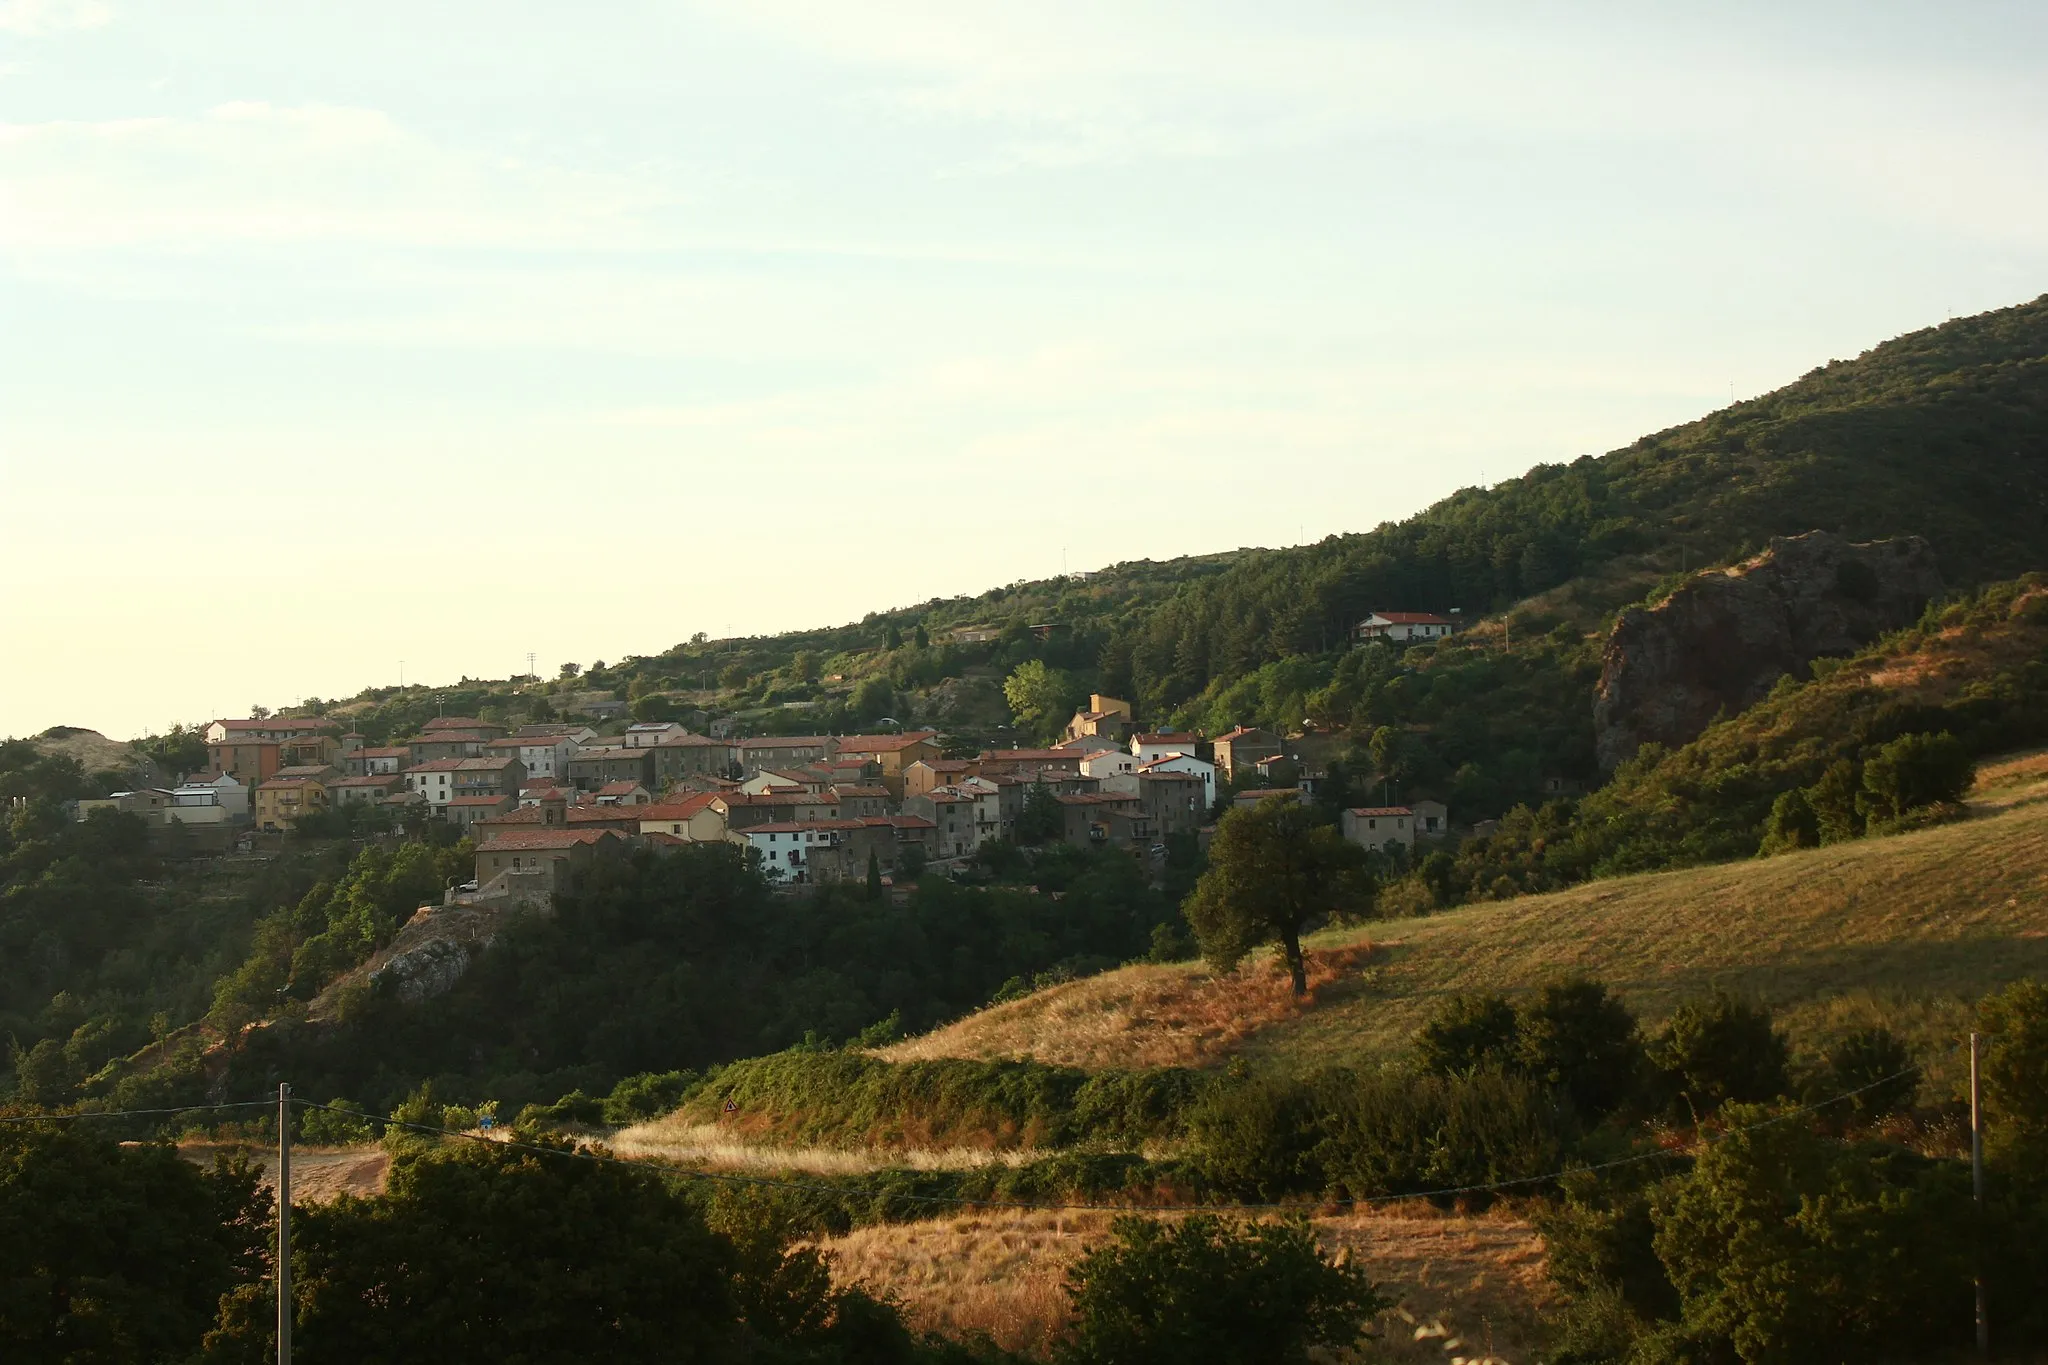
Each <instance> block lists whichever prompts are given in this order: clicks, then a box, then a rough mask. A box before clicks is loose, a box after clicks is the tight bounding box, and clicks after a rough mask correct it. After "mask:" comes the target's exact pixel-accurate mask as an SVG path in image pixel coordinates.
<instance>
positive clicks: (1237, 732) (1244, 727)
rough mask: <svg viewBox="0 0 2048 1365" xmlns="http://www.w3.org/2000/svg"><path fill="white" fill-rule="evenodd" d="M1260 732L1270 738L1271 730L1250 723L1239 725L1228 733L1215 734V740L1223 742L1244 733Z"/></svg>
mask: <svg viewBox="0 0 2048 1365" xmlns="http://www.w3.org/2000/svg"><path fill="white" fill-rule="evenodd" d="M1261 734H1262V735H1265V736H1267V737H1268V738H1269V739H1270V738H1272V731H1270V730H1261V729H1259V728H1258V727H1256V726H1252V725H1240V726H1238V727H1237V728H1236V729H1234V730H1232V731H1230V733H1228V734H1223V735H1218V736H1216V742H1217V743H1218V744H1224V743H1227V742H1229V741H1230V740H1233V739H1242V738H1243V737H1244V736H1246V735H1261Z"/></svg>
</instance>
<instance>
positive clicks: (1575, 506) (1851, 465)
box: [308, 296, 2048, 812]
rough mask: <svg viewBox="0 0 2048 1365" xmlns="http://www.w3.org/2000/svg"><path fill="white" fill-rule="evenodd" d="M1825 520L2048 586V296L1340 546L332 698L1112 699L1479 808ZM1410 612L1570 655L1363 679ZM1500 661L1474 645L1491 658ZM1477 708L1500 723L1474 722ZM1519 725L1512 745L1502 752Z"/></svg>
mask: <svg viewBox="0 0 2048 1365" xmlns="http://www.w3.org/2000/svg"><path fill="white" fill-rule="evenodd" d="M1815 529H1823V530H1828V531H1833V532H1837V533H1840V534H1843V535H1846V536H1848V537H1849V538H1851V539H1855V540H1864V539H1875V538H1882V537H1889V536H1898V535H1912V534H1917V535H1921V536H1925V537H1926V538H1927V539H1928V540H1929V541H1930V542H1932V544H1933V545H1934V547H1935V549H1936V552H1937V554H1938V556H1939V560H1940V565H1941V568H1942V571H1943V573H1944V574H1945V576H1946V577H1947V580H1948V581H1949V582H1950V583H1951V584H1952V585H1955V586H1958V587H1968V586H1974V585H1978V584H1982V583H1985V582H1988V581H1991V580H1994V579H2003V578H2010V577H2013V576H2015V575H2017V574H2019V573H2022V572H2026V571H2028V570H2031V569H2035V568H2039V567H2041V560H2040V554H2041V551H2040V549H2039V547H2040V546H2042V545H2044V544H2048V296H2044V297H2043V298H2041V299H2037V300H2035V301H2034V302H2032V303H2029V304H2024V305H2021V306H2019V307H2015V308H2009V309H2004V310H2001V311H1998V312H1994V313H1986V314H1982V315H1980V316H1977V317H1972V318H1963V319H1958V320H1956V321H1952V322H1948V323H1945V324H1943V325H1942V326H1940V327H1934V328H1929V329H1926V330H1924V331H1919V332H1914V333H1911V334H1909V335H1907V336H1903V337H1900V338H1898V339H1896V340H1894V341H1889V342H1886V343H1885V344H1883V345H1881V346H1878V347H1876V348H1874V349H1872V350H1870V351H1868V352H1866V353H1864V354H1863V355H1861V356H1859V357H1857V358H1856V359H1854V360H1847V361H1830V362H1828V363H1827V364H1826V365H1823V366H1821V367H1820V368H1818V369H1815V370H1814V371H1812V372H1811V373H1809V374H1808V375H1806V376H1805V377H1804V378H1802V379H1800V380H1799V381H1798V382H1796V383H1793V384H1790V385H1788V386H1786V387H1785V388H1783V389H1780V390H1778V391H1777V392H1775V393H1771V394H1767V395H1764V396H1763V397H1760V398H1756V399H1752V400H1750V401H1747V402H1743V403H1738V404H1735V405H1733V406H1731V407H1729V408H1726V409H1724V410H1722V411H1719V412H1715V413H1712V414H1710V415H1708V416H1706V417H1704V418H1701V419H1700V420H1698V421H1696V422H1691V423H1688V424H1686V425H1684V426H1679V427H1674V428H1672V429H1670V430H1668V431H1663V432H1659V433H1656V434H1654V435H1650V436H1645V437H1643V438H1642V439H1641V440H1639V441H1637V442H1636V443H1635V444H1633V445H1631V446H1628V447H1626V448H1624V449H1621V450H1617V451H1614V452H1612V453H1610V454H1608V455H1605V456H1600V457H1593V456H1585V457H1582V458H1580V459H1577V460H1574V461H1572V462H1571V463H1570V464H1557V465H1541V466H1538V467H1537V468H1535V469H1532V470H1530V471H1529V472H1528V473H1527V474H1524V475H1523V476H1521V477H1520V478H1517V479H1511V480H1508V481H1506V482H1504V483H1501V484H1498V485H1496V486H1495V487H1493V488H1490V489H1465V490H1462V491H1460V492H1458V493H1456V494H1454V495H1452V496H1451V497H1449V498H1446V499H1444V500H1443V501H1442V502H1439V503H1437V504H1436V505H1435V506H1432V507H1430V508H1428V509H1427V510H1425V511H1423V512H1421V513H1418V514H1417V515H1415V516H1413V517H1411V518H1409V519H1408V520H1406V521H1403V522H1400V523H1390V524H1387V525H1383V526H1380V527H1378V528H1376V529H1374V530H1371V531H1365V532H1361V533H1358V534H1354V535H1346V536H1333V537H1330V538H1329V539H1327V540H1325V541H1323V542H1321V543H1319V544H1316V545H1310V546H1302V547H1297V548H1293V549H1285V550H1238V551H1229V552H1221V553H1216V554H1211V555H1204V556H1195V557H1189V558H1185V559H1178V560H1172V561H1167V562H1164V563H1153V562H1145V561H1140V562H1133V563H1128V564H1121V565H1117V566H1114V567H1112V568H1110V569H1107V570H1104V571H1102V572H1100V573H1097V574H1093V575H1089V576H1087V577H1086V578H1080V577H1075V578H1065V579H1051V580H1043V581H1037V582H1020V583H1015V584H1010V585H1008V586H1005V587H1000V588H994V589H991V590H990V591H989V592H987V593H984V594H982V595H980V596H978V597H972V598H967V597H961V598H952V599H945V600H934V601H930V602H924V603H920V604H916V605H911V606H904V607H899V608H894V609H890V610H882V611H877V612H875V613H873V614H871V615H869V616H867V617H865V618H863V619H862V620H861V621H859V622H854V623H849V624H847V625H844V626H838V627H833V628H829V629H820V630H812V631H800V632H791V633H787V634H783V635H777V636H766V637H755V638H751V639H745V640H711V639H708V638H705V637H703V636H701V635H700V636H694V637H692V638H691V639H689V640H687V641H685V642H684V643H680V644H677V645H674V646H673V647H671V648H669V649H666V650H663V651H662V652H660V653H655V654H648V655H633V656H628V657H626V658H625V659H622V660H616V661H614V662H612V663H611V664H609V665H607V664H604V663H601V662H599V663H594V664H592V665H591V666H590V667H589V668H588V669H585V670H584V671H583V673H582V676H581V677H577V678H570V677H567V676H565V677H563V678H561V679H557V680H551V681H548V682H545V683H543V682H540V681H538V680H535V681H534V682H531V683H526V682H520V681H516V680H507V681H505V682H502V683H486V682H481V681H470V680H465V681H464V683H463V684H462V685H461V686H459V687H455V688H439V689H430V688H423V687H418V686H415V687H412V688H410V689H404V690H401V689H397V688H376V689H371V690H370V691H368V692H366V693H364V694H362V695H361V696H359V697H356V698H353V699H351V700H349V701H347V702H331V703H322V702H318V701H317V699H316V700H313V701H310V702H309V703H308V705H309V707H310V708H311V709H313V710H316V711H323V712H325V711H332V712H334V713H335V714H339V715H343V716H346V717H348V718H349V719H350V720H351V721H352V723H354V724H355V725H356V726H357V727H358V728H360V729H362V730H363V731H364V732H365V733H368V734H370V735H372V736H373V737H378V738H382V737H384V736H385V735H387V734H391V735H395V734H402V733H408V732H410V730H411V728H413V727H416V726H417V725H418V724H420V723H421V722H422V721H423V720H424V719H426V718H429V717H431V716H433V715H435V714H437V713H442V712H448V713H461V714H483V715H487V716H492V717H495V718H501V719H506V720H520V719H546V718H547V717H549V716H550V715H552V714H554V710H553V708H554V707H557V706H562V705H564V704H565V694H567V693H570V692H574V691H578V690H585V689H609V690H610V691H611V692H613V693H614V694H616V695H619V696H622V697H625V698H626V699H628V700H630V701H631V702H632V703H633V711H634V714H635V715H636V716H640V717H642V718H650V719H651V718H661V717H663V716H667V715H676V714H681V713H682V712H683V711H684V710H685V709H686V708H691V707H702V708H706V709H710V710H715V711H721V712H737V713H738V714H739V715H740V717H741V720H742V723H743V724H744V725H745V726H746V727H747V729H748V730H749V732H774V731H789V730H824V729H833V728H839V727H858V726H860V725H863V724H867V723H871V722H873V721H875V720H877V719H879V718H881V717H883V716H885V715H886V716H893V717H895V718H896V719H898V720H901V721H904V722H906V723H914V724H921V725H932V726H935V727H938V728H940V729H943V730H945V731H946V732H947V733H948V734H950V735H951V736H953V737H954V739H955V740H956V741H958V742H959V743H960V744H961V745H962V746H964V747H968V748H971V747H972V746H973V745H975V744H977V743H983V742H1011V741H1014V740H1015V739H1021V738H1024V737H1026V736H1025V732H1028V731H1034V730H1036V731H1043V730H1047V729H1049V728H1051V727H1052V726H1053V725H1056V723H1057V720H1058V719H1059V718H1060V716H1061V707H1062V706H1063V705H1065V704H1068V703H1070V702H1072V701H1074V700H1077V699H1080V698H1083V697H1085V695H1086V693H1087V691H1088V690H1090V689H1091V688H1099V689H1101V690H1103V691H1107V692H1111V693H1114V694H1117V695H1121V696H1128V697H1131V698H1132V699H1133V700H1136V701H1137V702H1138V703H1139V704H1140V706H1141V708H1142V711H1141V714H1143V715H1144V716H1145V717H1146V718H1147V719H1148V720H1155V721H1159V722H1168V721H1176V722H1182V723H1188V724H1195V725H1202V726H1208V727H1212V728H1213V727H1215V726H1218V725H1221V726H1223V727H1226V728H1227V727H1228V726H1229V725H1231V724H1236V723H1262V724H1275V723H1284V724H1287V725H1295V724H1298V723H1299V722H1300V719H1301V718H1302V717H1303V716H1315V717H1317V718H1319V719H1325V720H1330V721H1334V722H1337V723H1350V724H1352V725H1354V726H1356V725H1359V724H1367V725H1372V726H1385V725H1391V726H1395V727H1397V728H1402V727H1405V728H1407V729H1409V730H1411V731H1415V732H1417V733H1422V732H1427V733H1428V734H1429V735H1431V736H1433V737H1434V738H1432V739H1431V740H1430V741H1429V742H1430V743H1431V744H1434V746H1435V748H1436V749H1438V750H1441V752H1437V753H1435V754H1434V755H1433V757H1432V758H1431V761H1430V763H1429V764H1426V765H1424V767H1425V768H1431V767H1434V768H1440V769H1442V770H1443V773H1444V774H1448V773H1450V772H1454V771H1457V770H1459V769H1461V768H1463V767H1464V766H1466V765H1468V764H1470V763H1473V762H1477V763H1479V764H1480V765H1482V766H1483V767H1486V768H1489V769H1493V770H1496V771H1495V772H1494V773H1493V776H1492V777H1491V778H1490V779H1489V780H1488V781H1486V782H1483V783H1479V784H1477V785H1473V784H1470V783H1468V784H1467V785H1468V786H1469V787H1471V790H1469V791H1465V792H1462V793H1458V795H1459V796H1460V799H1462V800H1465V801H1466V802H1467V806H1468V807H1469V809H1471V810H1472V811H1474V812H1485V811H1497V810H1501V809H1505V808H1506V806H1507V805H1509V804H1512V803H1513V801H1515V800H1520V799H1527V795H1528V793H1530V792H1531V791H1532V790H1534V789H1533V788H1532V787H1531V783H1532V782H1533V781H1534V780H1535V778H1536V776H1537V775H1539V774H1540V773H1544V772H1549V773H1554V774H1563V775H1567V776H1571V777H1574V778H1579V779H1583V780H1588V781H1591V780H1596V779H1597V772H1596V769H1595V765H1594V764H1593V761H1592V754H1591V728H1590V722H1589V721H1588V720H1587V719H1586V715H1587V709H1588V708H1589V706H1590V696H1589V692H1588V689H1589V688H1590V686H1591V682H1592V679H1593V678H1594V677H1596V676H1597V673H1598V644H1597V637H1598V636H1600V635H1602V634H1604V631H1605V628H1606V626H1607V623H1608V621H1609V620H1610V619H1611V616H1612V613H1613V612H1614V611H1615V609H1617V608H1618V607H1620V606H1623V605H1625V604H1627V603H1628V602H1630V601H1633V600H1636V599H1638V598H1640V597H1642V596H1643V595H1644V594H1645V593H1646V592H1649V591H1651V590H1653V589H1655V588H1656V586H1657V585H1658V583H1659V582H1660V581H1661V580H1666V579H1669V578H1670V577H1671V576H1673V575H1674V574H1676V573H1678V572H1680V571H1681V570H1683V569H1686V568H1692V569H1698V568H1700V567H1702V566H1706V565H1711V564H1716V563H1726V562H1729V561H1732V560H1735V559H1738V558H1741V557H1743V556H1745V555H1746V554H1748V553H1750V552H1753V551H1755V550H1758V549H1761V548H1762V547H1763V546H1764V544H1765V543H1766V542H1767V541H1768V540H1769V538H1770V537H1771V536H1774V535H1786V534H1798V533H1800V532H1805V531H1811V530H1815ZM1532 599H1533V600H1532ZM1385 607H1396V608H1407V609H1431V610H1447V609H1449V608H1452V607H1456V608H1459V609H1461V610H1462V612H1463V613H1464V614H1465V615H1466V617H1467V618H1468V619H1470V618H1472V617H1475V616H1480V615H1486V614H1496V613H1501V612H1503V611H1505V610H1506V609H1509V608H1515V609H1516V617H1515V628H1514V638H1515V641H1516V642H1517V645H1518V646H1519V645H1520V643H1521V642H1522V641H1524V640H1528V641H1530V642H1531V643H1532V644H1533V643H1535V642H1536V641H1537V639H1538V638H1539V637H1546V638H1547V639H1548V641H1549V643H1548V646H1547V648H1548V649H1549V650H1550V652H1551V654H1552V655H1554V656H1555V657H1552V658H1548V659H1542V658H1538V659H1530V660H1526V661H1525V660H1522V659H1521V650H1520V649H1519V647H1518V649H1517V655H1516V658H1517V662H1516V664H1515V667H1516V668H1521V669H1522V670H1523V671H1524V672H1527V673H1529V679H1527V680H1525V681H1528V682H1529V687H1528V688H1525V689H1524V690H1525V691H1529V693H1530V695H1529V696H1527V697H1519V696H1518V697H1515V698H1503V697H1502V696H1500V695H1499V689H1500V688H1501V687H1502V686H1504V685H1507V684H1508V683H1512V681H1513V680H1512V679H1508V680H1506V681H1505V682H1504V680H1503V679H1502V678H1501V677H1498V676H1496V674H1498V673H1499V672H1500V671H1501V667H1502V665H1499V664H1495V663H1488V664H1485V665H1484V666H1481V665H1480V657H1481V656H1480V655H1478V654H1475V653H1474V652H1473V649H1472V648H1471V647H1468V646H1467V645H1465V644H1464V643H1463V642H1461V643H1460V645H1459V646H1458V647H1455V648H1450V649H1446V650H1442V651H1439V657H1437V658H1436V659H1434V660H1433V661H1423V662H1422V663H1420V664H1414V663H1412V662H1411V664H1410V665H1407V666H1404V669H1403V670H1402V671H1403V672H1404V673H1405V674H1407V675H1412V676H1408V677H1406V678H1405V680H1402V679H1395V678H1392V677H1387V678H1373V679H1354V678H1351V677H1349V676H1347V675H1346V673H1345V668H1344V666H1343V665H1342V664H1341V662H1340V661H1341V659H1342V655H1341V654H1340V652H1339V647H1340V646H1341V645H1342V644H1343V643H1344V642H1345V640H1346V632H1347V629H1348V627H1349V626H1350V625H1351V623H1353V622H1355V621H1356V620H1357V619H1358V618H1359V617H1360V616H1362V615H1363V614H1364V613H1365V612H1367V611H1368V610H1371V609H1375V608H1385ZM968 627H977V628H979V629H977V630H973V631H968V630H967V629H966V628H968ZM686 629H687V623H678V627H677V633H678V634H682V633H684V631H685V630H686ZM1498 639H1499V636H1498V634H1497V633H1496V634H1495V635H1494V636H1493V640H1494V641H1495V642H1498ZM1485 644H1486V633H1485V632H1478V633H1475V636H1474V638H1473V640H1472V642H1471V645H1472V646H1484V645H1485ZM1034 662H1036V663H1038V664H1043V665H1045V666H1046V667H1047V668H1048V669H1049V670H1051V675H1050V676H1051V677H1052V678H1053V679H1054V680H1055V681H1054V683H1053V685H1051V686H1050V687H1048V688H1047V689H1045V690H1046V691H1047V693H1048V695H1047V696H1046V697H1044V698H1043V699H1042V702H1043V704H1042V705H1038V706H1035V707H1030V708H1023V709H1020V708H1018V707H1016V706H1015V705H1014V704H1006V701H1005V697H1004V694H1003V689H1002V688H1001V686H1000V685H999V683H1000V680H1001V679H1002V678H1003V677H1005V676H1006V675H1008V674H1010V673H1011V672H1012V671H1013V670H1016V669H1017V668H1019V667H1020V666H1022V665H1025V664H1030V663H1034ZM1454 675H1456V676H1455V677H1454ZM1452 682H1455V683H1456V686H1455V687H1453V686H1450V685H1449V684H1451V683H1452ZM1440 684H1441V685H1440ZM1389 689H1391V690H1389ZM1053 693H1057V694H1058V695H1056V696H1055V695H1051V694H1053ZM1410 694H1414V695H1410ZM1423 694H1428V695H1427V696H1425V695H1423ZM1453 694H1455V695H1453ZM1461 698H1462V699H1463V700H1461ZM1480 698H1484V699H1485V701H1484V705H1483V708H1482V709H1483V711H1484V714H1482V715H1478V716H1476V717H1475V716H1474V715H1472V714H1468V713H1470V712H1472V709H1473V707H1472V705H1471V703H1472V702H1474V701H1475V700H1476V699H1480ZM1012 722H1015V726H1014V729H1013V727H1012ZM1503 726H1505V727H1506V730H1507V731H1508V732H1511V733H1507V732H1504V733H1493V731H1496V730H1500V729H1501V727H1503ZM1461 735H1462V736H1463V737H1462V738H1460V736H1461ZM1454 741H1455V742H1454ZM1508 769H1512V770H1513V774H1518V775H1511V774H1509V773H1508V772H1507V771H1506V770H1508ZM1416 776H1417V777H1418V778H1419V779H1420V780H1422V781H1423V783H1424V785H1428V786H1436V787H1443V786H1444V784H1443V782H1440V781H1434V780H1433V779H1430V778H1429V777H1428V776H1427V773H1426V772H1424V771H1423V770H1422V769H1418V770H1417V773H1416ZM1445 790H1447V791H1448V788H1445Z"/></svg>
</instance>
